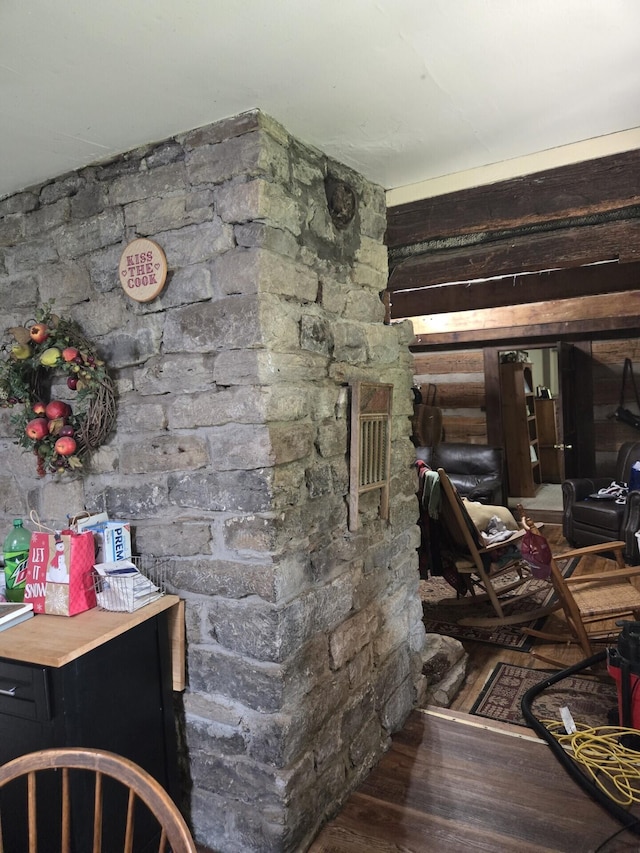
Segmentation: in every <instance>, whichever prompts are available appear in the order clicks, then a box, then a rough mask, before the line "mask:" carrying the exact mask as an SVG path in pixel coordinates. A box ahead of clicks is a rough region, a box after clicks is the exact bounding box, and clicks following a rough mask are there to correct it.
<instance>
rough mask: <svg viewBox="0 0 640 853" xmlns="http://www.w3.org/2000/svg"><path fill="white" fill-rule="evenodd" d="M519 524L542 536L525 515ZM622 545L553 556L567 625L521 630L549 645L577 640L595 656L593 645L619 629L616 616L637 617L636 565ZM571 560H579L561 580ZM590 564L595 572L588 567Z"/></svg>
mask: <svg viewBox="0 0 640 853" xmlns="http://www.w3.org/2000/svg"><path fill="white" fill-rule="evenodd" d="M522 523H523V525H524V526H525V528H526V529H529V530H532V531H533V532H534V533H537V534H538V535H540V536H541V535H542V534H541V533H540V532H539V531H538V529H537V528H536V526H535V524H534V523H533V522H532V520H531V519H530V518H528V517H526V516H523V519H522ZM625 547H626V544H625V543H624V542H622V541H619V542H603V543H600V544H598V545H588V546H586V547H584V548H574V549H573V550H571V551H565V552H564V553H563V554H557V555H554V556H553V557H552V559H551V582H552V583H553V588H554V590H555V593H556V596H557V599H558V602H559V604H560V607H561V608H562V610H563V613H564V618H565V622H566V625H560V626H559V627H560V631H559V632H555V631H550V630H537V629H534V628H523V629H522V631H523V633H525V634H528V635H529V636H532V637H537V638H538V639H541V640H546V641H547V642H548V643H552V644H576V645H578V646H580V648H581V650H582V653H583V655H584V657H585V658H589V657H591V656H592V655H593V654H594V648H593V643H598V642H600V643H607V642H611V641H613V640H615V638H616V637H617V635H618V634H619V633H620V627H619V626H618V625H617V624H616V622H617V620H620V619H625V618H628V619H633V620H636V621H637V620H639V619H640V566H626V565H625V561H624V556H623V552H624V550H625ZM611 554H612V555H613V559H611V557H610V556H609V555H611ZM575 558H578V564H577V565H576V566H575V567H574V570H573V573H572V575H571V577H568V578H565V577H564V575H563V574H562V568H561V567H562V565H563V564H564V563H566V562H567V560H573V559H575ZM589 562H591V563H592V564H593V565H594V568H595V569H597V570H598V571H591V572H590V571H588V564H589ZM634 578H635V579H636V583H635V584H634V583H633V580H632V579H634ZM532 654H534V655H535V656H536V657H538V658H539V659H540V660H544V661H546V662H547V663H551V664H554V665H556V666H560V667H565V666H566V662H563V661H557V660H553V659H552V658H549V657H547V656H545V655H543V654H542V653H538V652H536V651H535V650H534V651H533V652H532Z"/></svg>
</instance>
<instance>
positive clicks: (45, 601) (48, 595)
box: [24, 530, 96, 616]
mask: <svg viewBox="0 0 640 853" xmlns="http://www.w3.org/2000/svg"><path fill="white" fill-rule="evenodd" d="M94 563H95V546H94V539H93V534H92V533H90V532H89V531H87V532H84V533H75V532H74V531H72V530H63V531H61V532H56V533H47V532H45V531H37V532H34V533H32V534H31V542H30V545H29V559H28V561H27V580H26V583H25V591H24V600H25V601H30V602H31V603H32V604H33V610H34V613H51V614H55V615H57V616H75V614H76V613H82V612H83V611H84V610H90V609H91V608H92V607H95V606H96V594H95V590H94V584H93V565H94Z"/></svg>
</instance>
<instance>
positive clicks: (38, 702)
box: [0, 660, 51, 720]
mask: <svg viewBox="0 0 640 853" xmlns="http://www.w3.org/2000/svg"><path fill="white" fill-rule="evenodd" d="M0 714H9V715H11V716H13V717H24V718H25V719H28V720H50V719H51V702H50V696H49V683H48V678H47V670H46V668H45V667H41V666H30V665H29V664H24V663H9V662H8V661H6V660H0Z"/></svg>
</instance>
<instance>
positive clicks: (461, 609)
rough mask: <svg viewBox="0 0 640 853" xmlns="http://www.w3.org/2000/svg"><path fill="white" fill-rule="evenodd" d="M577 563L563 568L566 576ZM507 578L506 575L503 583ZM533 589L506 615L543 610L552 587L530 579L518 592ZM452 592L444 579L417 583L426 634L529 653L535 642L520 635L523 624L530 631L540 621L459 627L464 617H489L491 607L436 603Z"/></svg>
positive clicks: (547, 602)
mask: <svg viewBox="0 0 640 853" xmlns="http://www.w3.org/2000/svg"><path fill="white" fill-rule="evenodd" d="M576 563H577V560H576V561H569V562H568V563H567V565H566V566H565V569H564V574H565V577H569V575H570V574H571V572H572V571H573V568H574V567H575V565H576ZM508 579H509V575H505V581H507V580H508ZM529 590H533V595H531V596H529V597H527V598H525V599H522V600H518V601H514V602H513V604H511V605H509V608H508V612H509V614H512V613H524V612H526V611H527V610H533V609H535V608H537V607H544V606H546V605H547V604H549V603H550V602H551V600H552V598H553V588H552V586H551V584H550V583H548V582H547V581H541V580H536V579H534V578H532V579H531V580H529V581H528V582H527V586H525V587H521V588H520V589H519V590H518V595H521V594H522V593H523V592H525V591H527V592H528V591H529ZM455 596H456V593H455V590H454V589H453V588H452V587H451V586H450V585H449V584H448V583H447V582H446V581H445V580H444V579H443V578H429V579H428V580H423V581H420V598H421V599H422V613H423V622H424V626H425V630H426V632H427V633H428V634H443V635H445V636H448V637H454V638H455V639H456V640H461V641H462V642H465V641H469V642H474V643H490V644H491V645H494V646H500V647H501V648H503V649H516V650H519V651H523V652H526V651H529V649H530V648H531V646H532V644H533V642H534V640H533V638H532V637H528V636H527V635H526V634H523V633H522V630H521V629H522V627H523V625H525V626H527V627H530V628H540V627H541V626H542V624H543V623H544V618H543V619H538V620H534V621H533V622H528V623H527V622H524V623H523V624H522V625H507V626H498V627H494V628H473V627H469V626H465V625H460V624H459V621H460V620H461V619H464V618H465V617H467V616H485V615H486V616H492V615H493V614H494V611H493V608H492V607H491V605H490V604H485V603H482V604H472V603H470V604H469V605H466V604H452V605H447V604H438V603H437V602H438V601H441V600H442V599H444V598H455Z"/></svg>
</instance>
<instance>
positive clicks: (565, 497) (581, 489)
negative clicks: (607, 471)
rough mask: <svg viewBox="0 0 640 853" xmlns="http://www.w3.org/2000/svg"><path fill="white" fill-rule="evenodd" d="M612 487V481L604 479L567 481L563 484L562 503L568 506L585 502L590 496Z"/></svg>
mask: <svg viewBox="0 0 640 853" xmlns="http://www.w3.org/2000/svg"><path fill="white" fill-rule="evenodd" d="M610 485H611V480H607V479H605V478H603V477H595V478H587V477H581V478H580V479H574V480H565V481H564V482H563V483H562V501H563V503H564V505H565V507H566V506H568V505H570V504H574V503H577V502H578V501H583V500H584V499H585V498H587V497H588V496H589V495H591V494H593V493H594V492H597V491H598V489H604V488H605V487H606V486H610Z"/></svg>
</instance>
